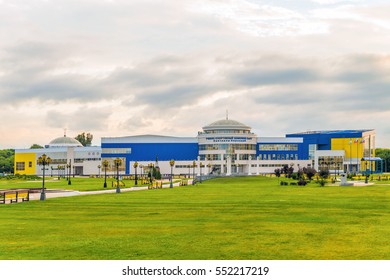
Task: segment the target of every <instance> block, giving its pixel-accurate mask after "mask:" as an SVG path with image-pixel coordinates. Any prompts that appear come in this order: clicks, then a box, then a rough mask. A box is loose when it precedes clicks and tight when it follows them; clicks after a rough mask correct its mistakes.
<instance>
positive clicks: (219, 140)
mask: <svg viewBox="0 0 390 280" xmlns="http://www.w3.org/2000/svg"><path fill="white" fill-rule="evenodd" d="M42 154H46V155H47V156H49V157H51V159H52V164H51V167H49V169H50V168H51V170H52V171H53V170H57V173H55V174H58V173H59V172H60V171H61V169H62V168H63V166H64V165H70V166H71V168H70V171H71V172H72V174H76V175H97V174H100V172H101V171H102V160H107V161H108V163H109V165H108V168H107V173H108V174H110V173H111V174H114V173H115V172H116V167H115V165H114V159H116V158H120V159H121V160H122V165H121V166H120V169H119V171H120V174H123V175H129V174H135V173H136V172H137V174H140V175H142V174H146V173H147V172H149V168H151V166H158V167H159V168H160V172H161V173H162V174H170V173H171V171H172V172H173V174H176V175H179V174H181V175H189V176H192V175H193V174H195V175H198V176H199V175H205V174H214V175H224V176H231V175H256V174H264V173H273V172H274V170H275V169H276V168H281V167H283V166H284V165H286V164H287V165H289V166H291V165H292V166H294V169H295V170H297V169H299V168H303V167H314V168H315V169H316V170H322V169H326V170H329V171H330V172H331V173H333V172H334V173H336V172H337V173H341V172H356V173H358V172H362V173H368V172H369V173H378V172H381V171H382V164H381V162H382V160H381V159H380V158H377V157H375V130H372V129H363V130H335V131H307V132H302V133H293V134H287V135H286V136H285V137H258V136H257V135H256V134H254V133H252V132H251V128H250V127H249V126H247V125H245V124H242V123H240V122H237V121H234V120H231V119H228V118H226V119H223V120H219V121H216V122H213V123H211V124H209V125H206V126H204V127H203V128H202V131H200V132H198V135H197V136H196V137H171V136H159V135H140V136H125V137H103V138H102V139H101V147H82V145H81V144H80V143H79V142H78V141H77V140H75V139H72V138H69V137H66V136H64V137H60V138H56V139H54V140H53V141H51V142H50V143H49V145H47V146H46V147H45V149H24V150H16V151H15V174H16V173H19V174H37V175H40V174H42V168H40V167H39V166H37V161H38V158H39V157H40V156H41V155H42ZM171 160H174V164H173V166H171V165H170V162H171ZM135 163H137V165H135ZM134 166H137V167H134ZM136 168H137V170H136ZM46 174H48V173H46Z"/></svg>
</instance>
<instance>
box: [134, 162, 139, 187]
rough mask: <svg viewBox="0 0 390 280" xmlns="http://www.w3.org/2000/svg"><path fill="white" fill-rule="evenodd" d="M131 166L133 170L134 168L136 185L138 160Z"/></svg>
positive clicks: (136, 182)
mask: <svg viewBox="0 0 390 280" xmlns="http://www.w3.org/2000/svg"><path fill="white" fill-rule="evenodd" d="M133 167H134V170H135V182H134V183H135V185H137V184H138V178H137V167H138V162H137V161H136V162H134V165H133Z"/></svg>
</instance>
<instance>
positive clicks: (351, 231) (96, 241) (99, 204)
mask: <svg viewBox="0 0 390 280" xmlns="http://www.w3.org/2000/svg"><path fill="white" fill-rule="evenodd" d="M389 208H390V187H389V186H369V187H338V186H334V187H319V186H318V185H315V184H310V185H309V186H306V187H298V186H279V185H278V181H277V179H274V178H265V177H242V178H225V179H215V180H210V181H207V182H204V183H202V184H199V185H196V186H187V187H180V188H179V187H177V188H173V189H158V190H145V191H137V192H126V193H125V192H123V193H120V194H100V195H89V196H78V197H67V198H56V199H49V200H46V201H44V202H41V201H30V202H27V203H18V204H12V205H10V204H7V205H0V217H1V221H0V240H1V242H0V259H51V260H52V259H53V260H54V259H64V260H65V259H72V260H79V259H89V260H97V259H105V260H117V259H124V260H128V259H131V260H139V259H150V260H154V259H167V260H174V259H183V260H201V259H276V260H285V259H287V260H292V259H293V260H295V259H315V260H319V259H321V260H322V259H334V260H337V259H364V260H366V259H385V260H388V259H390V242H389V236H390V218H389V217H390V215H389V214H390V213H389V212H390V211H389Z"/></svg>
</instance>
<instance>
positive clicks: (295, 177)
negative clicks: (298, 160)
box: [291, 172, 299, 180]
mask: <svg viewBox="0 0 390 280" xmlns="http://www.w3.org/2000/svg"><path fill="white" fill-rule="evenodd" d="M291 178H292V179H293V180H298V179H299V175H298V173H297V172H295V173H292V174H291Z"/></svg>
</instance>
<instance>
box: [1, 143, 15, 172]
mask: <svg viewBox="0 0 390 280" xmlns="http://www.w3.org/2000/svg"><path fill="white" fill-rule="evenodd" d="M14 157H15V150H12V149H6V150H0V173H13V172H14Z"/></svg>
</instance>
